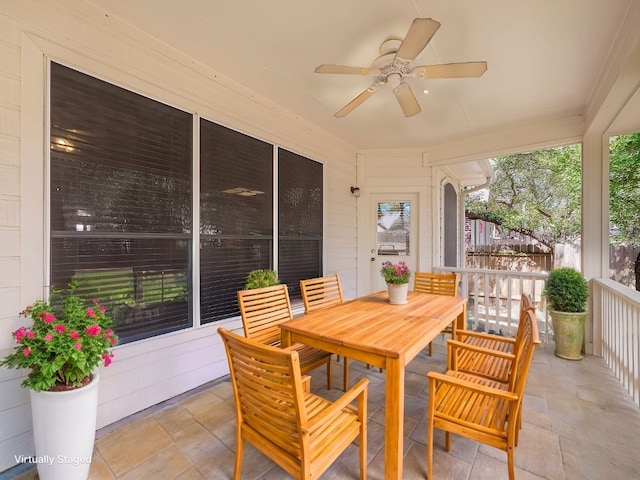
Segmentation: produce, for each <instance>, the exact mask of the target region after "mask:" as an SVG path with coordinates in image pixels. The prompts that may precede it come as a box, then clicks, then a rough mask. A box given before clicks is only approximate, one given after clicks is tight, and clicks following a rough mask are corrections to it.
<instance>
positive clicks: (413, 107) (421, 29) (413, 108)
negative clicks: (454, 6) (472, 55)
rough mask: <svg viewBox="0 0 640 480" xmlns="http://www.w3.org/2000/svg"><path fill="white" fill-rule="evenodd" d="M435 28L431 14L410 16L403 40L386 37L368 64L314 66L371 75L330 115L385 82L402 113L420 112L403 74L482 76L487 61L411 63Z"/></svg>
mask: <svg viewBox="0 0 640 480" xmlns="http://www.w3.org/2000/svg"><path fill="white" fill-rule="evenodd" d="M438 28H440V22H437V21H435V20H433V19H431V18H416V19H414V20H413V23H412V24H411V27H409V31H408V32H407V35H406V36H405V37H404V40H397V39H389V40H386V41H384V42H383V43H382V45H380V56H379V57H378V58H376V59H375V60H374V61H373V63H372V64H371V67H369V68H367V67H350V66H347V65H332V64H322V65H319V66H318V67H316V69H315V72H316V73H341V74H348V75H368V76H371V77H373V78H374V81H373V84H372V85H371V86H370V87H369V88H367V89H366V90H365V91H363V92H362V93H361V94H360V95H358V96H357V97H355V98H354V99H353V100H351V101H350V102H349V103H347V104H346V105H345V106H344V107H342V108H341V109H340V110H338V112H336V113H335V115H334V116H335V117H337V118H342V117H345V116H347V115H348V114H349V113H351V112H352V111H353V110H355V109H356V107H358V106H360V105H361V104H362V103H363V102H364V101H365V100H366V99H367V98H369V97H370V96H371V95H373V94H374V93H376V91H377V90H378V89H379V88H380V87H381V86H382V85H384V84H387V83H388V84H389V85H390V86H391V87H392V88H393V93H394V95H395V96H396V98H397V99H398V103H399V104H400V107H401V108H402V111H403V112H404V115H405V117H412V116H414V115H417V114H418V113H420V112H421V111H422V108H421V107H420V104H419V103H418V100H417V99H416V97H415V95H414V94H413V91H412V90H411V87H410V86H409V84H408V83H407V82H405V78H407V77H409V78H415V77H420V78H429V79H431V78H474V77H480V76H482V74H483V73H484V72H486V71H487V62H461V63H445V64H439V65H419V66H414V65H413V60H414V59H415V58H416V57H417V56H418V55H419V54H420V52H422V50H424V48H425V47H426V46H427V44H428V43H429V41H430V40H431V38H432V37H433V35H434V34H435V33H436V31H437V30H438Z"/></svg>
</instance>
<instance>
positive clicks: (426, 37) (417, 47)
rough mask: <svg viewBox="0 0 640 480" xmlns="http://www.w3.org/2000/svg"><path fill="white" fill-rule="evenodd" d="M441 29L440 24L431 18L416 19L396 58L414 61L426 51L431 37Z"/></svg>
mask: <svg viewBox="0 0 640 480" xmlns="http://www.w3.org/2000/svg"><path fill="white" fill-rule="evenodd" d="M438 28H440V22H436V21H435V20H433V19H431V18H416V19H414V20H413V23H411V27H409V31H408V32H407V35H406V36H405V37H404V40H403V41H402V43H401V44H400V47H399V48H398V52H397V53H396V57H398V58H402V59H403V60H413V59H414V58H416V57H417V56H418V54H419V53H420V52H421V51H422V50H424V47H426V46H427V43H429V41H430V40H431V37H433V35H434V34H435V33H436V31H437V30H438Z"/></svg>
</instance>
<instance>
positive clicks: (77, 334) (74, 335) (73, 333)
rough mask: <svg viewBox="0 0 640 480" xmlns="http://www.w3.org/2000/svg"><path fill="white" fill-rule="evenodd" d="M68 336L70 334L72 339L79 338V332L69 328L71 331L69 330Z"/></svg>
mask: <svg viewBox="0 0 640 480" xmlns="http://www.w3.org/2000/svg"><path fill="white" fill-rule="evenodd" d="M69 336H70V337H71V338H73V339H74V340H77V339H79V338H80V334H79V333H78V332H76V331H75V330H71V331H70V332H69Z"/></svg>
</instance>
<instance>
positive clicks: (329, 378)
mask: <svg viewBox="0 0 640 480" xmlns="http://www.w3.org/2000/svg"><path fill="white" fill-rule="evenodd" d="M327 390H331V357H329V361H328V362H327Z"/></svg>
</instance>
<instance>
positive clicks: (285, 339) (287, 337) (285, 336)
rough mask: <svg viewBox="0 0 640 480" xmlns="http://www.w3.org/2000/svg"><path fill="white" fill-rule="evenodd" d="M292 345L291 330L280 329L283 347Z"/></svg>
mask: <svg viewBox="0 0 640 480" xmlns="http://www.w3.org/2000/svg"><path fill="white" fill-rule="evenodd" d="M290 345H291V332H289V331H288V330H285V329H284V328H283V329H281V330H280V346H281V347H282V348H287V347H288V346H290Z"/></svg>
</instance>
